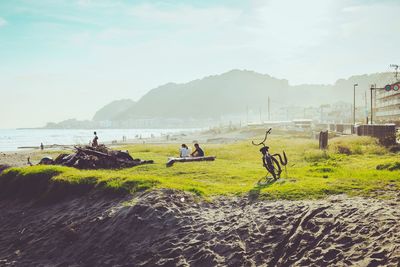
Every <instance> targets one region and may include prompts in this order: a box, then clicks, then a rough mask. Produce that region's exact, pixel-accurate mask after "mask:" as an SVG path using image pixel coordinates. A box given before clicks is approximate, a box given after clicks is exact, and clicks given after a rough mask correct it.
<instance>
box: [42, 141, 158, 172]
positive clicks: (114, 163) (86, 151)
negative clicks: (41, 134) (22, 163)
mask: <svg viewBox="0 0 400 267" xmlns="http://www.w3.org/2000/svg"><path fill="white" fill-rule="evenodd" d="M42 161H43V160H42ZM42 161H41V162H40V163H39V164H52V165H63V166H68V167H75V168H77V169H120V168H130V167H134V166H138V165H142V164H152V163H154V162H153V161H152V160H140V159H134V158H132V157H131V156H130V155H129V153H128V152H124V151H119V150H111V149H108V148H107V147H106V146H104V145H100V146H98V147H91V146H85V147H77V146H76V147H75V153H73V154H60V155H59V156H58V157H57V158H56V159H55V160H52V161H49V160H48V159H47V160H45V161H44V162H42Z"/></svg>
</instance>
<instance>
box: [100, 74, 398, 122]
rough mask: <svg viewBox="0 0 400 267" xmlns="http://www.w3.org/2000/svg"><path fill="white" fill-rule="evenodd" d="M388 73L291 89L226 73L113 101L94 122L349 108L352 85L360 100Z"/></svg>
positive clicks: (281, 82)
mask: <svg viewBox="0 0 400 267" xmlns="http://www.w3.org/2000/svg"><path fill="white" fill-rule="evenodd" d="M392 76H393V75H392V74H390V73H376V74H370V75H358V76H352V77H350V78H348V79H340V80H338V81H337V82H336V83H335V84H333V85H319V84H309V85H296V86H291V85H290V84H289V82H288V80H285V79H277V78H274V77H271V76H270V75H267V74H260V73H257V72H254V71H246V70H232V71H229V72H226V73H223V74H221V75H214V76H208V77H205V78H203V79H198V80H194V81H191V82H188V83H184V84H176V83H168V84H166V85H162V86H160V87H157V88H155V89H153V90H151V91H149V92H148V93H147V94H146V95H144V96H143V97H142V98H141V99H140V100H139V101H138V102H133V101H130V100H122V101H115V102H112V103H110V104H109V105H107V106H105V107H104V108H102V109H101V110H99V111H98V112H97V113H96V115H95V117H94V120H97V121H99V120H126V119H131V118H148V117H165V118H219V117H220V116H222V115H229V114H239V113H243V112H245V110H246V107H247V106H248V107H249V108H252V107H266V106H267V101H268V97H270V98H271V101H273V103H277V104H279V105H282V106H284V105H299V106H319V105H321V104H329V103H333V102H337V101H345V102H349V103H350V102H352V100H353V98H352V96H353V84H355V83H358V84H359V86H358V87H357V94H358V96H359V97H363V96H364V92H365V90H367V89H368V88H369V86H370V84H372V83H377V84H378V85H383V84H385V83H387V82H388V81H390V80H391V79H392Z"/></svg>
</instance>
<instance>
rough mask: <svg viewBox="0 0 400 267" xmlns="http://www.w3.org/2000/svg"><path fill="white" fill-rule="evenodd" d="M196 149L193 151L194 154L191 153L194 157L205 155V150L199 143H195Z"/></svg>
mask: <svg viewBox="0 0 400 267" xmlns="http://www.w3.org/2000/svg"><path fill="white" fill-rule="evenodd" d="M194 148H195V150H194V151H193V153H192V154H190V155H191V156H192V157H204V151H203V149H201V147H200V146H199V144H197V143H196V144H194Z"/></svg>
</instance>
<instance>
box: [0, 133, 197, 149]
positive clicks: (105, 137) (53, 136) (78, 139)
mask: <svg viewBox="0 0 400 267" xmlns="http://www.w3.org/2000/svg"><path fill="white" fill-rule="evenodd" d="M197 130H200V129H99V130H95V131H96V132H97V135H98V137H99V142H100V143H110V142H112V141H114V140H117V141H118V142H121V141H122V139H123V137H126V138H127V140H132V139H138V138H150V137H152V136H153V137H161V136H166V135H169V134H176V133H180V132H193V131H197ZM93 132H94V130H87V129H26V128H25V129H0V151H1V152H7V151H17V150H18V148H19V147H39V146H40V144H41V143H43V145H45V146H46V145H55V144H56V145H86V144H89V142H90V141H91V140H92V139H93Z"/></svg>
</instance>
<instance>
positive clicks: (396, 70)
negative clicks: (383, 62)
mask: <svg viewBox="0 0 400 267" xmlns="http://www.w3.org/2000/svg"><path fill="white" fill-rule="evenodd" d="M390 67H391V68H394V71H395V74H394V76H395V77H396V81H399V78H398V75H399V67H400V66H399V65H397V64H390Z"/></svg>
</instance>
